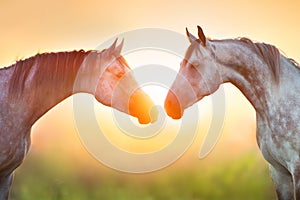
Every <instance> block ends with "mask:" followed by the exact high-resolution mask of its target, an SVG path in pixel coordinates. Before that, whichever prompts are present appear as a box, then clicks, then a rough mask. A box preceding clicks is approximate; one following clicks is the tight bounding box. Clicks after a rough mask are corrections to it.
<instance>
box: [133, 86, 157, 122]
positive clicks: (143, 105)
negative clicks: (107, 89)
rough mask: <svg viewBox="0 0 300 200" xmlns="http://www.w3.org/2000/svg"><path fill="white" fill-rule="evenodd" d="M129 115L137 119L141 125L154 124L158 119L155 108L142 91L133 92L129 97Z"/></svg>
mask: <svg viewBox="0 0 300 200" xmlns="http://www.w3.org/2000/svg"><path fill="white" fill-rule="evenodd" d="M129 113H130V115H132V116H135V117H137V118H138V120H139V122H140V123H141V124H148V123H154V122H155V121H156V120H157V118H158V109H157V107H156V106H155V105H154V103H153V101H152V100H151V98H150V97H149V96H148V95H146V94H145V93H144V92H143V91H142V90H138V91H136V92H134V93H133V94H132V96H131V97H130V100H129Z"/></svg>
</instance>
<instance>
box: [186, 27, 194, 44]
mask: <svg viewBox="0 0 300 200" xmlns="http://www.w3.org/2000/svg"><path fill="white" fill-rule="evenodd" d="M185 30H186V35H187V37H188V40H189V41H190V43H192V42H194V41H195V40H197V38H196V37H195V36H193V35H192V34H191V33H190V32H189V30H188V29H187V28H185Z"/></svg>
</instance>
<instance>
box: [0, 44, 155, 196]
mask: <svg viewBox="0 0 300 200" xmlns="http://www.w3.org/2000/svg"><path fill="white" fill-rule="evenodd" d="M116 42H117V40H115V42H114V43H113V44H112V46H111V47H110V48H108V49H106V50H103V51H101V52H100V51H87V52H85V51H83V50H81V51H72V52H59V53H45V54H38V55H36V56H34V57H31V58H28V59H26V60H22V61H18V62H16V63H15V64H14V65H12V66H10V67H8V68H4V69H1V70H0V91H1V93H0V200H6V199H8V195H9V188H10V185H11V183H12V177H13V171H14V170H15V169H16V168H17V167H18V166H19V165H20V164H21V163H22V162H23V160H24V158H25V156H26V154H27V151H28V149H29V146H30V129H31V127H32V125H33V124H34V123H35V122H36V121H37V120H38V119H39V118H40V117H41V116H42V115H44V114H45V113H46V112H47V111H48V110H49V109H51V108H52V107H53V106H55V105H56V104H58V103H59V102H61V101H62V100H64V99H65V98H67V97H68V96H70V95H72V94H75V93H78V92H85V93H90V94H92V95H94V96H95V98H96V99H97V100H98V101H99V102H100V103H102V104H104V105H107V106H111V107H113V108H116V109H118V110H120V111H122V112H125V113H128V114H130V115H132V116H135V117H137V118H138V119H139V121H140V123H149V122H150V121H153V120H155V117H156V116H155V113H152V114H153V116H152V117H153V118H152V119H151V116H150V113H149V110H150V109H151V107H152V106H153V103H152V101H151V100H150V98H149V97H148V96H147V95H146V94H145V93H143V91H142V90H141V89H139V87H138V84H137V82H136V81H135V79H134V78H133V76H132V74H131V73H129V72H130V68H129V66H128V65H127V63H126V61H125V59H124V58H123V57H122V56H121V54H120V52H121V50H122V45H123V42H122V43H121V44H120V45H119V46H117V47H116ZM125 77H126V78H125ZM122 78H125V79H124V81H122V84H124V85H122V86H120V87H116V86H117V84H118V82H119V81H120V79H122ZM75 83H76V84H75ZM116 88H118V89H116ZM116 90H117V91H116ZM113 96H114V97H113ZM112 98H114V102H113V104H112ZM128 104H129V105H128ZM141 105H143V106H141ZM136 107H138V109H137V108H136Z"/></svg>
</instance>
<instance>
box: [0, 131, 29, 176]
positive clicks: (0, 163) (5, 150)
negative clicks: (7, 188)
mask: <svg viewBox="0 0 300 200" xmlns="http://www.w3.org/2000/svg"><path fill="white" fill-rule="evenodd" d="M9 133H11V132H9V131H8V129H5V128H4V129H2V130H1V131H0V135H1V138H0V174H10V173H11V172H12V171H13V170H14V169H15V168H17V167H18V166H19V165H20V164H21V163H22V162H23V160H24V158H25V156H26V153H27V151H28V149H29V146H30V138H29V137H28V135H29V134H24V133H22V134H18V135H14V134H9Z"/></svg>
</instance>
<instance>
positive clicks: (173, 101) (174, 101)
mask: <svg viewBox="0 0 300 200" xmlns="http://www.w3.org/2000/svg"><path fill="white" fill-rule="evenodd" d="M164 106H165V110H166V112H167V114H168V115H169V116H170V117H172V118H173V119H180V118H181V116H182V110H181V106H180V103H179V100H178V98H177V96H176V95H175V94H174V93H173V92H171V91H169V93H168V95H167V97H166V100H165V105H164Z"/></svg>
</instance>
